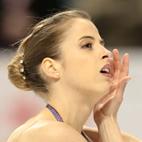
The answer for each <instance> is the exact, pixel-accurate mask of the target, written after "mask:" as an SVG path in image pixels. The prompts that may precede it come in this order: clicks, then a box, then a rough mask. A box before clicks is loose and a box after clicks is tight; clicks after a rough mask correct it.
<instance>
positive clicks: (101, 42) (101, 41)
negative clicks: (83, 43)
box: [79, 36, 105, 45]
mask: <svg viewBox="0 0 142 142" xmlns="http://www.w3.org/2000/svg"><path fill="white" fill-rule="evenodd" d="M83 38H90V39H92V40H95V38H94V37H92V36H83V37H81V38H80V39H79V40H81V39H83ZM100 44H102V45H105V42H104V40H103V39H101V40H100Z"/></svg>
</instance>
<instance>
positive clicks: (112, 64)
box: [109, 58, 114, 78]
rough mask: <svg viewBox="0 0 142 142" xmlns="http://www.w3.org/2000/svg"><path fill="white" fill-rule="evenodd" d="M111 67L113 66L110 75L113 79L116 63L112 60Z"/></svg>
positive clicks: (110, 60)
mask: <svg viewBox="0 0 142 142" xmlns="http://www.w3.org/2000/svg"><path fill="white" fill-rule="evenodd" d="M109 62H110V65H111V71H110V74H111V76H112V78H113V77H114V61H113V59H112V58H110V59H109Z"/></svg>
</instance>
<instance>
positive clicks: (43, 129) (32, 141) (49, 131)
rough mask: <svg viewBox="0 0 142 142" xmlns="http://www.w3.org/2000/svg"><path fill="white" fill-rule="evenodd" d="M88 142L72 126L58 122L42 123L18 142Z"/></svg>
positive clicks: (29, 130)
mask: <svg viewBox="0 0 142 142" xmlns="http://www.w3.org/2000/svg"><path fill="white" fill-rule="evenodd" d="M25 141H28V142H41V141H42V142H53V141H54V142H66V141H68V142H76V141H78V142H86V141H85V139H84V137H83V136H82V135H81V134H80V133H79V132H77V131H76V130H75V129H73V128H72V127H71V126H69V125H67V124H65V123H62V122H58V121H48V122H47V121H40V122H39V123H37V124H35V125H33V126H32V127H30V128H29V129H27V130H26V131H25V132H24V133H23V134H22V135H21V137H20V139H19V141H18V142H25Z"/></svg>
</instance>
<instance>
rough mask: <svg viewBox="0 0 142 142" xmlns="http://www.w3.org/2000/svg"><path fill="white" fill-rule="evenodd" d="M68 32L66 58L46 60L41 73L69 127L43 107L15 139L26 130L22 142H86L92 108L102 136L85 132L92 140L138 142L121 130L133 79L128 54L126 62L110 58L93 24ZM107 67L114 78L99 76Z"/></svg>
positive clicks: (79, 23)
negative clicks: (126, 94) (127, 91)
mask: <svg viewBox="0 0 142 142" xmlns="http://www.w3.org/2000/svg"><path fill="white" fill-rule="evenodd" d="M69 27H70V28H69V30H68V31H67V34H66V37H65V40H64V42H63V43H62V44H61V47H60V50H62V59H61V60H53V59H51V58H45V59H44V60H43V61H42V64H41V68H40V69H41V72H43V74H44V75H45V76H47V79H48V81H50V86H48V88H49V94H48V100H47V103H49V104H50V105H51V106H53V107H54V108H55V109H56V110H57V112H58V113H59V114H60V116H61V117H62V119H63V121H64V123H60V122H57V121H56V119H55V117H54V116H53V115H52V113H51V112H50V111H49V110H48V109H46V108H44V109H43V110H41V112H40V113H39V114H38V115H37V116H35V117H33V118H31V119H30V120H29V121H28V122H26V123H25V124H24V125H22V126H21V127H20V128H19V129H18V131H16V132H14V133H13V135H15V133H18V134H19V135H20V133H22V132H23V131H24V133H22V135H20V138H19V142H25V141H31V142H32V141H33V142H38V141H42V142H44V141H45V142H46V141H48V142H53V141H54V142H59V141H62V142H66V141H67V140H68V142H76V141H77V142H86V140H85V139H84V137H83V136H82V135H81V134H80V133H81V131H82V130H83V125H84V124H85V122H86V120H87V118H88V117H89V115H90V113H91V111H92V109H93V111H94V122H95V123H96V124H97V127H98V131H97V130H91V129H88V128H87V129H86V128H84V130H85V132H86V134H87V135H88V136H89V137H90V141H91V139H92V141H98V142H100V141H101V142H123V141H125V140H127V141H129V142H138V140H136V139H133V138H132V137H131V136H126V135H125V136H124V134H122V133H121V132H120V130H119V127H118V125H117V112H118V109H119V106H120V105H121V102H122V100H123V93H124V89H125V86H126V84H127V82H128V81H129V80H130V77H128V71H129V55H128V54H125V55H124V57H123V61H122V63H121V60H120V56H119V52H118V50H116V49H115V50H114V51H113V59H110V56H111V52H110V51H108V50H107V49H106V48H105V47H104V42H103V40H102V39H101V37H100V35H99V32H98V30H97V28H96V27H95V25H94V24H93V23H92V22H90V21H88V20H84V19H75V20H74V21H73V22H71V23H70V25H69ZM83 37H85V38H83ZM106 64H111V67H112V70H111V75H112V78H109V77H106V76H104V75H102V74H101V73H100V70H101V69H102V67H103V66H104V65H106ZM57 73H59V74H57ZM20 131H21V132H20ZM39 132H40V133H39ZM35 134H36V135H35ZM41 134H42V135H41ZM114 134H115V135H114ZM124 137H125V138H124ZM126 138H128V139H126ZM11 139H12V136H11V138H10V140H9V141H8V142H13V141H12V140H11Z"/></svg>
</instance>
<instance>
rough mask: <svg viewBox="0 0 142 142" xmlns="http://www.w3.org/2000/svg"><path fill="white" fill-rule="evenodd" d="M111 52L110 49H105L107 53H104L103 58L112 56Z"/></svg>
mask: <svg viewBox="0 0 142 142" xmlns="http://www.w3.org/2000/svg"><path fill="white" fill-rule="evenodd" d="M111 54H112V53H111V52H110V51H109V50H107V49H106V50H105V53H104V54H103V56H102V59H105V58H110V56H111Z"/></svg>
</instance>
